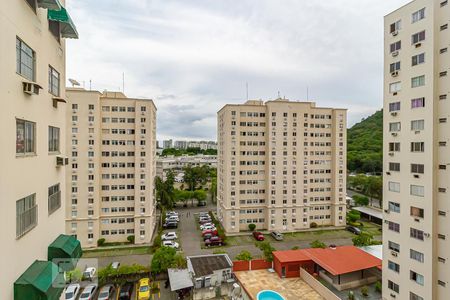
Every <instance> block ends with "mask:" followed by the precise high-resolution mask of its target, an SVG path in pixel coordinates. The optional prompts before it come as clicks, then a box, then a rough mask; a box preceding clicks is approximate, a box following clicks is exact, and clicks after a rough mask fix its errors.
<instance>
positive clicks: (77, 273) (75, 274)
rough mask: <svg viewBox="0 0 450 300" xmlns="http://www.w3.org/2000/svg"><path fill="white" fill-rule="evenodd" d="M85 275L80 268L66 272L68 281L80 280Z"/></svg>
mask: <svg viewBox="0 0 450 300" xmlns="http://www.w3.org/2000/svg"><path fill="white" fill-rule="evenodd" d="M82 277H83V273H82V272H81V270H80V269H73V270H72V271H68V272H67V273H66V279H67V281H68V282H78V281H80V280H81V278H82Z"/></svg>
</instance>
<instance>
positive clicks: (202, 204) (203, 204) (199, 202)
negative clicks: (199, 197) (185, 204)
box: [197, 201, 206, 206]
mask: <svg viewBox="0 0 450 300" xmlns="http://www.w3.org/2000/svg"><path fill="white" fill-rule="evenodd" d="M197 206H206V201H198V203H197Z"/></svg>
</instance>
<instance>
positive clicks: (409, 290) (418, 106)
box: [383, 0, 450, 300]
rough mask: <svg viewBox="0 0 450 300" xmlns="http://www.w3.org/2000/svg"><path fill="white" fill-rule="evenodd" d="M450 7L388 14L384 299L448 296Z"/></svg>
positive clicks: (423, 6) (421, 6)
mask: <svg viewBox="0 0 450 300" xmlns="http://www.w3.org/2000/svg"><path fill="white" fill-rule="evenodd" d="M449 21H450V5H449V4H448V1H443V0H436V1H434V0H415V1H412V2H410V3H408V4H406V5H405V6H403V7H401V8H399V9H398V10H396V11H394V12H392V13H391V14H389V15H387V16H386V17H385V20H384V44H385V47H384V70H385V73H384V112H385V114H384V145H383V148H384V149H383V158H384V170H385V174H384V184H383V200H384V220H385V224H384V230H383V246H384V249H383V260H384V262H383V298H384V299H412V300H422V299H448V298H449V294H450V290H449V288H450V286H449V284H450V282H449V280H450V267H449V265H448V264H449V261H448V259H450V257H449V253H450V252H449V249H450V244H449V232H450V220H449V213H450V211H449V210H450V202H449V200H450V196H449V192H450V190H449V187H450V186H449V183H450V176H449V168H448V163H449V158H450V151H449V148H448V147H449V146H450V145H449V142H450V130H449V128H448V123H449V122H450V119H449V118H450V104H449V102H448V101H450V95H449V92H450V89H449V86H450V77H449V76H450V74H448V73H449V72H450V51H449V50H450V49H449V47H450V31H449V29H448V26H449V24H448V23H449Z"/></svg>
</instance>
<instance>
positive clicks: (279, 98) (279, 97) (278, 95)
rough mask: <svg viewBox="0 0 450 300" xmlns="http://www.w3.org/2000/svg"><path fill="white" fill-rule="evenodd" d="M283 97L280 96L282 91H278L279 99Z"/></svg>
mask: <svg viewBox="0 0 450 300" xmlns="http://www.w3.org/2000/svg"><path fill="white" fill-rule="evenodd" d="M280 98H281V97H280V91H278V99H280Z"/></svg>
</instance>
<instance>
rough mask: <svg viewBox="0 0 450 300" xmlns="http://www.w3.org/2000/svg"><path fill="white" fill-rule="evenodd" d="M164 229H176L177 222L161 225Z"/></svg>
mask: <svg viewBox="0 0 450 300" xmlns="http://www.w3.org/2000/svg"><path fill="white" fill-rule="evenodd" d="M163 227H164V228H178V222H175V221H168V222H166V223H164V224H163Z"/></svg>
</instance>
